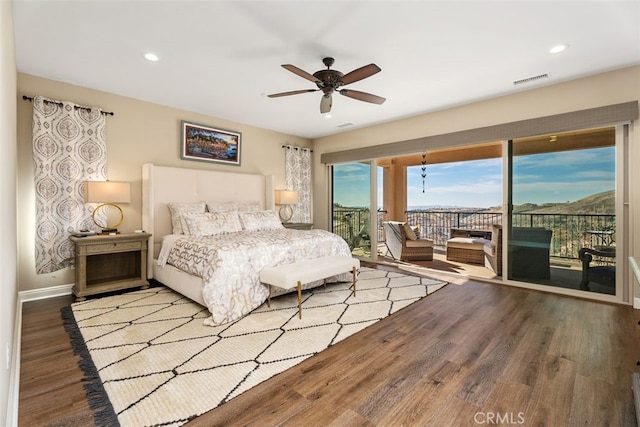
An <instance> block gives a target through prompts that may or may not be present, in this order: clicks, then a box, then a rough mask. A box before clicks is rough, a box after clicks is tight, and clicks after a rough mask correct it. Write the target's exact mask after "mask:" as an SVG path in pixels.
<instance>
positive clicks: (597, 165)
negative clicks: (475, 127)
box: [507, 127, 616, 295]
mask: <svg viewBox="0 0 640 427" xmlns="http://www.w3.org/2000/svg"><path fill="white" fill-rule="evenodd" d="M615 133H616V132H615V128H613V127H610V128H604V129H595V130H588V131H575V132H570V133H563V134H554V135H542V136H539V137H532V138H522V139H516V140H513V141H510V142H509V147H508V149H509V165H510V168H509V174H508V180H509V184H510V185H509V203H508V207H509V212H508V215H509V224H510V227H509V229H508V234H507V236H508V238H507V246H508V270H507V271H508V278H509V279H511V280H516V281H521V282H529V283H537V284H543V285H549V286H555V287H562V288H570V289H580V290H583V291H588V292H597V293H603V294H611V295H613V294H615V265H616V146H615V142H616V141H615V139H616V135H615Z"/></svg>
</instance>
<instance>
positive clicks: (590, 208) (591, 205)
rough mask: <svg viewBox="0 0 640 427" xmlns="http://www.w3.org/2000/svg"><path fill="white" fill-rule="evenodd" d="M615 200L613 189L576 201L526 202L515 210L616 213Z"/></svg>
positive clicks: (552, 212) (520, 211) (550, 212)
mask: <svg viewBox="0 0 640 427" xmlns="http://www.w3.org/2000/svg"><path fill="white" fill-rule="evenodd" d="M615 202H616V193H615V190H611V191H605V192H604V193H598V194H592V195H591V196H587V197H584V198H582V199H580V200H577V201H575V202H566V203H545V204H544V205H536V204H534V203H526V204H523V205H517V206H514V207H513V211H514V212H517V213H544V214H602V215H615V213H616V206H615Z"/></svg>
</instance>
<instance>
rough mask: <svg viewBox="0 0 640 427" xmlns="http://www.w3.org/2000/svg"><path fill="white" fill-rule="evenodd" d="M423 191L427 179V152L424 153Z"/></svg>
mask: <svg viewBox="0 0 640 427" xmlns="http://www.w3.org/2000/svg"><path fill="white" fill-rule="evenodd" d="M420 163H422V168H421V169H422V192H423V193H424V186H425V182H426V180H427V152H426V151H425V152H424V153H422V162H420Z"/></svg>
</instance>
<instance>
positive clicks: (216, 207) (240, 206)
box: [207, 202, 263, 212]
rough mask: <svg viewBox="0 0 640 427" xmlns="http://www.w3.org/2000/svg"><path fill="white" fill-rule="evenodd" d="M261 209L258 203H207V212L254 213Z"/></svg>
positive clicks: (260, 204)
mask: <svg viewBox="0 0 640 427" xmlns="http://www.w3.org/2000/svg"><path fill="white" fill-rule="evenodd" d="M262 209H263V208H262V203H260V202H207V211H209V212H231V211H235V212H255V211H260V210H262Z"/></svg>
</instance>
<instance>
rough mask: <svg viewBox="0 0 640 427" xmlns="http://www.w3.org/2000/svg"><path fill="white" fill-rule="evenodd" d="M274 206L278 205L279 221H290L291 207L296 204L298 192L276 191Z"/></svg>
mask: <svg viewBox="0 0 640 427" xmlns="http://www.w3.org/2000/svg"><path fill="white" fill-rule="evenodd" d="M275 204H276V205H280V211H279V212H278V214H279V215H280V220H282V222H283V223H287V222H289V221H291V217H292V216H293V206H292V205H297V204H298V192H297V191H295V190H276V194H275Z"/></svg>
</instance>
